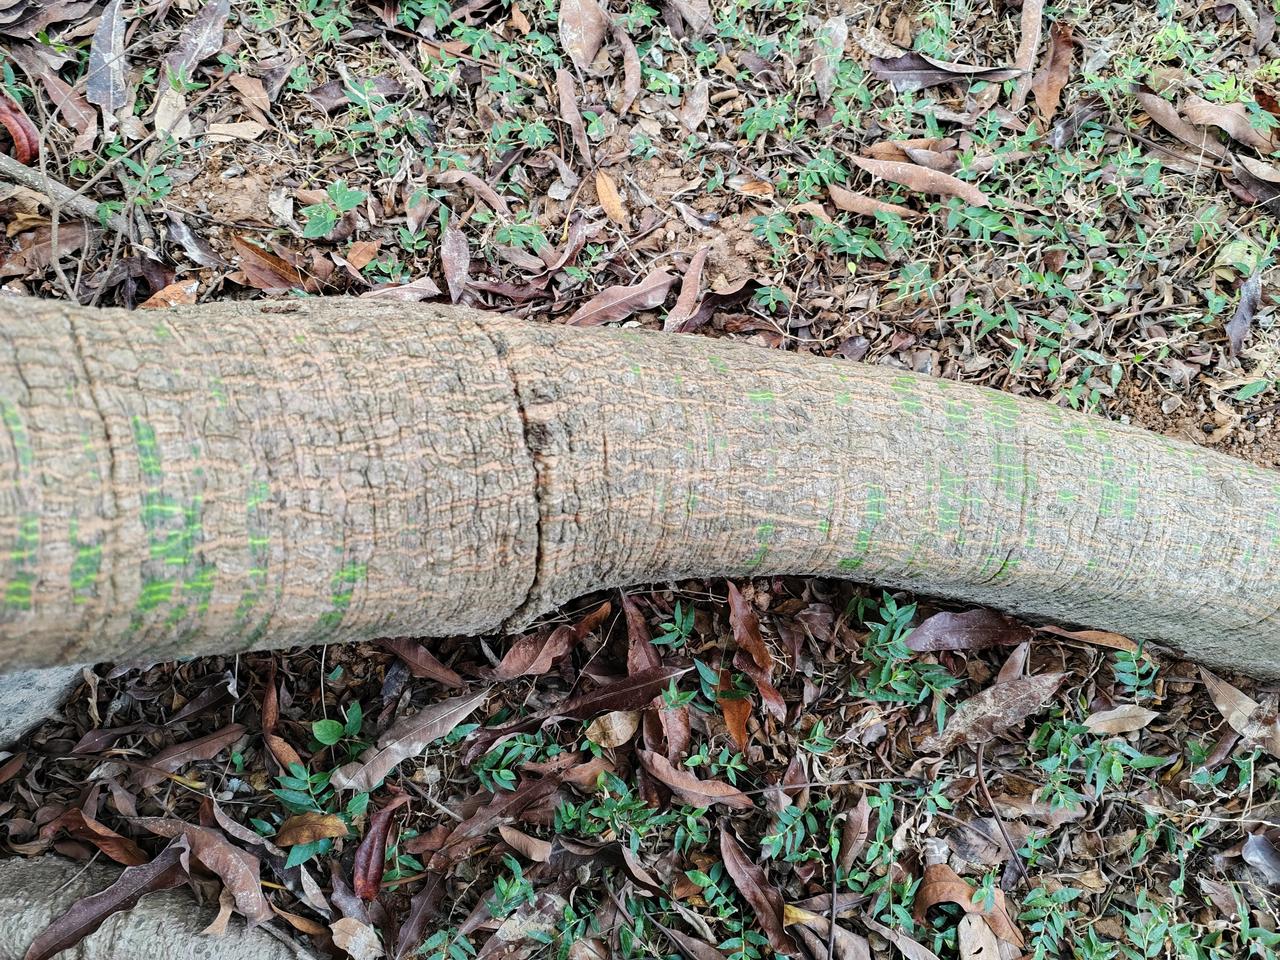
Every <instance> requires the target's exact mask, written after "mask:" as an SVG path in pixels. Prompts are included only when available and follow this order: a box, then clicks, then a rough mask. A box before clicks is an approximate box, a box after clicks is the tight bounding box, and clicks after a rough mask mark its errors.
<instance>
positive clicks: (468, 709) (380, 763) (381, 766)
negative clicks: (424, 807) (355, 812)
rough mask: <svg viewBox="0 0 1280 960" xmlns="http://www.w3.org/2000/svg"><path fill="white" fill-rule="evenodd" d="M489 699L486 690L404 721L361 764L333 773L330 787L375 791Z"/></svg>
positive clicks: (398, 721)
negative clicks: (402, 764) (404, 763)
mask: <svg viewBox="0 0 1280 960" xmlns="http://www.w3.org/2000/svg"><path fill="white" fill-rule="evenodd" d="M488 695H489V689H488V688H485V689H483V690H480V691H478V692H476V693H473V694H471V695H470V696H461V697H453V698H451V699H449V700H443V701H441V702H440V703H436V704H432V705H431V706H429V707H427V708H425V709H424V710H422V711H420V712H419V713H417V714H415V715H413V716H412V717H402V718H401V719H399V720H397V721H396V722H395V723H393V724H392V725H391V728H390V729H388V730H387V732H386V733H384V734H383V735H382V736H381V737H379V738H378V745H377V746H376V747H370V748H369V749H368V750H366V751H364V753H362V754H360V758H359V759H358V760H354V761H352V762H351V763H348V764H344V765H343V766H341V767H338V769H336V770H335V771H333V776H332V778H331V779H330V783H332V784H333V786H334V787H335V788H336V789H338V790H361V791H372V790H374V789H375V788H376V787H377V786H378V784H380V783H381V782H382V781H383V780H384V779H385V778H386V776H387V774H389V773H390V772H391V771H392V770H393V769H395V767H396V766H397V765H398V764H399V763H400V762H401V761H402V760H407V759H409V758H410V757H415V756H417V755H418V754H420V753H422V751H423V750H425V749H426V748H427V747H428V746H429V745H430V744H432V743H434V742H435V741H437V740H439V739H440V738H441V737H444V736H446V735H447V734H448V733H449V731H451V730H452V729H453V728H454V727H456V726H457V725H458V724H460V723H461V722H462V721H463V720H465V719H466V718H467V717H469V716H470V715H471V714H472V713H474V712H475V711H476V710H477V709H478V708H479V707H480V705H481V704H482V703H484V701H485V698H486V697H488Z"/></svg>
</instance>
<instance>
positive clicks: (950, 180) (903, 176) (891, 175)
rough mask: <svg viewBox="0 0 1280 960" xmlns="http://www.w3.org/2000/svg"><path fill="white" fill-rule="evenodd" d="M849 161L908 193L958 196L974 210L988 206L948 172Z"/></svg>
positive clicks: (983, 196) (978, 193) (860, 159)
mask: <svg viewBox="0 0 1280 960" xmlns="http://www.w3.org/2000/svg"><path fill="white" fill-rule="evenodd" d="M849 161H850V162H851V163H852V164H853V165H854V166H857V167H860V168H862V169H863V170H865V171H867V173H869V174H871V175H872V176H874V177H879V178H881V179H882V180H888V181H890V182H891V183H896V184H899V185H900V186H904V187H906V188H907V189H908V190H915V191H916V192H918V193H928V194H933V195H935V196H942V197H959V198H960V199H961V200H963V201H964V202H965V203H967V204H969V205H970V206H974V207H989V206H991V201H989V200H988V199H987V196H986V194H984V193H983V192H982V191H981V190H979V189H978V188H977V187H975V186H974V185H973V184H971V183H964V182H963V181H961V180H957V179H956V178H955V177H953V176H951V175H950V174H948V173H939V172H938V171H937V170H930V169H929V168H928V167H918V166H915V165H914V164H910V163H895V162H893V161H890V160H867V159H865V158H863V157H850V158H849Z"/></svg>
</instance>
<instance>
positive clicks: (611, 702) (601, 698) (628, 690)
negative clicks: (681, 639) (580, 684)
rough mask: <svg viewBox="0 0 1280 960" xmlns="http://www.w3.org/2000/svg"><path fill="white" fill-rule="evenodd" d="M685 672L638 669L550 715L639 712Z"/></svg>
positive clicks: (582, 716) (590, 716) (579, 717)
mask: <svg viewBox="0 0 1280 960" xmlns="http://www.w3.org/2000/svg"><path fill="white" fill-rule="evenodd" d="M687 672H688V670H687V668H680V667H656V668H654V669H650V670H641V671H640V672H638V673H634V674H632V675H630V676H628V677H625V678H623V679H622V680H616V681H614V682H613V683H608V684H605V685H604V686H602V687H598V688H596V689H595V690H592V691H591V692H590V693H584V694H579V695H578V696H576V697H574V698H573V699H571V700H569V701H568V702H567V703H565V704H564V705H563V706H559V707H555V708H553V709H552V710H550V711H549V716H554V717H563V718H565V719H567V720H591V719H593V718H594V717H596V716H598V715H600V714H602V713H609V712H611V711H614V710H642V709H644V708H645V707H646V706H648V704H649V701H650V700H652V699H653V698H654V697H656V696H659V695H660V694H661V693H662V691H663V690H665V689H667V687H668V686H669V685H670V683H671V681H672V680H674V679H675V678H676V677H679V676H681V675H682V674H684V673H687Z"/></svg>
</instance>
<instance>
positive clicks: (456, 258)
mask: <svg viewBox="0 0 1280 960" xmlns="http://www.w3.org/2000/svg"><path fill="white" fill-rule="evenodd" d="M440 266H441V267H442V268H443V269H444V282H445V286H447V287H448V288H449V300H450V302H452V303H457V302H458V301H459V300H461V299H462V295H463V294H464V293H466V291H467V280H468V278H469V276H470V274H471V250H470V248H469V247H468V246H467V237H466V235H465V234H464V233H463V232H462V231H461V230H459V229H458V228H457V227H456V226H454V224H453V221H452V220H450V221H449V223H448V225H447V226H446V227H445V228H444V233H443V234H442V236H441V237H440Z"/></svg>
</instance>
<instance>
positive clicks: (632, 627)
mask: <svg viewBox="0 0 1280 960" xmlns="http://www.w3.org/2000/svg"><path fill="white" fill-rule="evenodd" d="M622 613H623V615H624V616H625V617H626V620H627V673H628V674H636V673H642V672H644V671H645V670H657V669H658V668H659V667H661V666H662V655H661V654H659V653H658V648H657V647H656V646H654V644H653V639H652V638H651V637H650V635H649V625H648V624H647V623H645V619H644V613H643V612H641V610H640V605H639V604H637V603H636V602H635V600H633V599H632V598H631V597H628V596H626V595H625V594H624V595H623V597H622Z"/></svg>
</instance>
